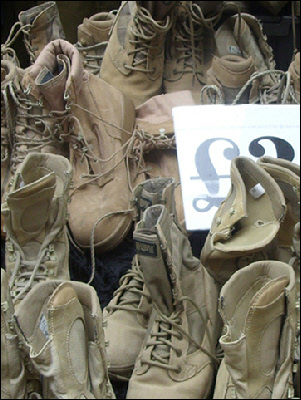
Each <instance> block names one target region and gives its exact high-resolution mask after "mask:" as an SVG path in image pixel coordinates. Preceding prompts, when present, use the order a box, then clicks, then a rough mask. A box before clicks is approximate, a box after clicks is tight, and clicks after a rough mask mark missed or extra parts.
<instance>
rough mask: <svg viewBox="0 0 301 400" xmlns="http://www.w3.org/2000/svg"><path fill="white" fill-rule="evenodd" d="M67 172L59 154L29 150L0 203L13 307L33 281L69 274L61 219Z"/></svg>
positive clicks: (68, 168) (63, 218) (66, 277)
mask: <svg viewBox="0 0 301 400" xmlns="http://www.w3.org/2000/svg"><path fill="white" fill-rule="evenodd" d="M71 178H72V168H71V165H70V163H69V161H68V160H67V159H66V158H65V157H62V156H59V155H55V154H45V153H44V154H43V153H29V154H28V155H27V157H26V158H25V160H24V162H23V163H22V164H21V165H20V167H19V169H18V170H17V172H16V174H15V178H14V181H13V185H12V188H11V192H10V193H9V194H8V195H7V196H6V200H5V202H4V203H2V205H1V213H2V215H3V216H4V220H5V230H6V242H5V266H6V270H7V272H8V279H9V286H10V291H11V296H12V299H13V302H14V304H15V307H16V306H17V305H19V303H20V301H21V300H22V299H23V298H24V297H25V296H26V295H27V293H28V292H29V291H30V290H31V288H32V287H33V286H34V285H35V284H37V283H38V282H40V281H44V280H49V279H64V280H69V279H70V278H69V241H68V237H67V228H66V221H67V204H68V198H69V186H70V183H71Z"/></svg>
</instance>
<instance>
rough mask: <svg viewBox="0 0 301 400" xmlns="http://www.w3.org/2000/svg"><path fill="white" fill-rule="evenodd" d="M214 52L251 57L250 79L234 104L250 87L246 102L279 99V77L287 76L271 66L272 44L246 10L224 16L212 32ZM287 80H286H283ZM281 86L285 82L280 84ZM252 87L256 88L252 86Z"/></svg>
mask: <svg viewBox="0 0 301 400" xmlns="http://www.w3.org/2000/svg"><path fill="white" fill-rule="evenodd" d="M215 39H216V54H215V55H216V56H217V57H219V58H221V57H224V56H229V55H232V56H233V55H236V56H240V57H243V58H245V59H248V58H249V57H251V59H252V60H253V62H254V64H255V71H256V73H254V74H253V75H252V77H251V78H250V80H249V81H248V82H247V83H246V84H245V85H244V86H243V87H242V89H241V91H240V92H239V93H238V94H237V98H236V101H235V102H234V103H233V104H237V103H238V102H239V101H240V98H241V96H243V95H244V92H245V91H247V92H249V91H250V86H251V87H252V90H251V93H250V99H249V102H250V103H252V104H253V103H256V104H257V103H259V104H274V103H280V102H281V97H282V96H283V85H281V79H282V78H284V79H286V80H287V76H286V75H287V74H285V72H282V71H278V70H276V69H275V65H276V64H275V60H274V53H273V49H272V47H271V46H270V45H269V43H268V40H267V37H266V35H265V34H264V33H263V26H262V24H261V22H260V21H259V20H258V19H257V18H256V17H255V16H253V15H250V14H248V13H241V14H236V15H233V16H230V17H228V18H227V19H226V20H225V21H224V22H223V23H222V24H221V26H220V27H219V28H218V29H217V31H216V34H215ZM286 83H287V84H289V82H286ZM284 87H285V86H284ZM255 88H256V90H255Z"/></svg>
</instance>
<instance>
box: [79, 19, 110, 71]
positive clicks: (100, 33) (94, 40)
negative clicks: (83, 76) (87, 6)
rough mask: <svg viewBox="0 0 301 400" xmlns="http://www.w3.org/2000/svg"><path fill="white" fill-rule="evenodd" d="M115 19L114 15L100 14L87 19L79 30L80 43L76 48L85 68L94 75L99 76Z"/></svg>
mask: <svg viewBox="0 0 301 400" xmlns="http://www.w3.org/2000/svg"><path fill="white" fill-rule="evenodd" d="M114 19H115V14H114V13H112V12H100V13H97V14H95V15H93V16H92V17H90V18H85V19H84V20H83V23H82V24H80V25H79V26H78V28H77V35H78V42H77V43H75V45H74V46H75V47H76V48H77V49H78V51H79V52H80V54H81V56H82V59H83V63H84V68H85V69H86V70H87V71H89V72H91V73H92V74H94V75H98V76H99V71H100V67H101V63H102V59H103V54H104V52H105V50H106V48H107V45H108V40H109V32H110V30H111V28H112V26H113V21H114Z"/></svg>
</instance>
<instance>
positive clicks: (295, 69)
mask: <svg viewBox="0 0 301 400" xmlns="http://www.w3.org/2000/svg"><path fill="white" fill-rule="evenodd" d="M289 73H290V76H291V93H290V95H291V103H293V104H300V51H299V52H298V53H297V54H296V55H295V58H294V60H293V61H292V62H291V64H290V66H289Z"/></svg>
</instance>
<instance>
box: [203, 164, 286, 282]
mask: <svg viewBox="0 0 301 400" xmlns="http://www.w3.org/2000/svg"><path fill="white" fill-rule="evenodd" d="M285 212H286V205H285V198H284V195H283V193H282V191H281V189H280V187H279V186H278V184H277V183H276V181H275V180H274V179H273V178H272V177H271V176H270V174H268V173H267V172H266V171H265V170H264V169H263V168H262V167H261V166H260V165H258V164H257V163H255V162H254V161H253V160H251V159H249V158H247V157H237V158H234V159H233V160H232V162H231V189H230V191H229V193H228V195H227V197H226V199H225V200H224V201H223V202H222V204H221V205H220V207H219V209H218V210H217V212H216V214H215V216H214V219H213V221H212V224H211V229H210V232H209V234H208V235H207V238H206V241H205V244H204V247H203V248H202V251H201V261H202V264H203V265H204V266H205V267H206V268H207V270H208V272H209V273H210V274H212V276H213V277H214V279H216V280H217V281H218V282H220V283H221V284H223V283H225V282H226V281H227V280H228V279H229V278H230V277H231V275H232V274H233V273H234V272H235V271H236V270H238V269H240V268H242V267H244V266H246V265H249V264H250V263H251V262H253V261H259V260H266V259H270V260H279V259H280V252H279V249H278V243H277V234H278V232H279V230H280V225H281V223H282V221H283V219H284V216H285Z"/></svg>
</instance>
